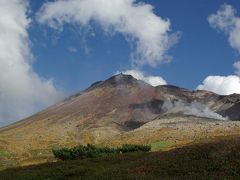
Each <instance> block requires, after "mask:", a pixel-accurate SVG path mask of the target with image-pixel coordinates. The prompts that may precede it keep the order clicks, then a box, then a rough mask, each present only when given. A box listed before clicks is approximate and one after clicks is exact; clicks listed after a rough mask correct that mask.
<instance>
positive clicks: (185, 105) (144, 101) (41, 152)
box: [0, 74, 240, 167]
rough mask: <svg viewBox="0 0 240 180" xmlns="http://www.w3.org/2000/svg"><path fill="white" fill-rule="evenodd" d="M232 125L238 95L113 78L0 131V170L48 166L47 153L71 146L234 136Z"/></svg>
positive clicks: (239, 110)
mask: <svg viewBox="0 0 240 180" xmlns="http://www.w3.org/2000/svg"><path fill="white" fill-rule="evenodd" d="M196 104H197V106H196ZM213 115H214V116H213ZM215 115H216V116H215ZM215 117H216V118H215ZM219 117H221V118H219ZM238 120H240V95H238V94H233V95H229V96H222V95H217V94H215V93H213V92H208V91H191V90H187V89H184V88H180V87H176V86H172V85H164V86H157V87H153V86H151V85H149V84H147V83H145V82H143V81H140V80H137V79H135V78H133V77H132V76H130V75H124V74H119V75H116V76H113V77H111V78H109V79H107V80H105V81H98V82H96V83H93V84H92V85H91V86H90V87H89V88H87V89H86V90H84V91H82V92H80V93H78V94H76V95H73V96H71V97H69V98H67V99H65V100H64V101H62V102H59V103H57V104H55V105H53V106H51V107H49V108H47V109H45V110H43V111H41V112H39V113H37V114H35V115H33V116H31V117H29V118H26V119H24V120H21V121H18V122H16V123H14V124H11V125H9V126H7V127H3V128H1V129H0V149H1V151H4V152H6V153H8V154H9V156H8V157H1V156H0V167H1V166H2V167H3V166H4V167H5V166H12V165H27V164H35V163H40V162H46V161H51V160H52V157H51V155H50V154H51V153H50V151H51V149H52V148H55V147H62V146H74V145H77V144H88V143H92V144H98V145H104V146H105V145H111V146H117V145H120V144H124V143H137V144H151V143H158V142H163V141H166V142H171V143H170V144H171V146H169V147H167V148H175V147H178V146H182V145H185V144H188V143H191V142H195V141H198V140H202V139H207V138H213V137H218V136H228V135H238V134H240V131H239V130H240V122H239V121H238Z"/></svg>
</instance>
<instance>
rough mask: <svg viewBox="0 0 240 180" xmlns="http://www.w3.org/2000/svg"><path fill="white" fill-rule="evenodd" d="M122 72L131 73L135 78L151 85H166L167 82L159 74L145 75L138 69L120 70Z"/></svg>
mask: <svg viewBox="0 0 240 180" xmlns="http://www.w3.org/2000/svg"><path fill="white" fill-rule="evenodd" d="M122 73H123V74H127V75H131V76H133V77H134V78H135V79H137V80H142V81H144V82H146V83H148V84H150V85H152V86H159V85H166V84H167V82H166V81H165V80H164V79H163V78H162V77H160V76H145V75H144V74H143V72H141V71H139V70H127V71H124V72H122Z"/></svg>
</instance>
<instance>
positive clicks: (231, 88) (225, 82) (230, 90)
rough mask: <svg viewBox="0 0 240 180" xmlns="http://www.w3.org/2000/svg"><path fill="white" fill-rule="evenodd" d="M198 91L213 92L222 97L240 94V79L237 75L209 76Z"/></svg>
mask: <svg viewBox="0 0 240 180" xmlns="http://www.w3.org/2000/svg"><path fill="white" fill-rule="evenodd" d="M197 89H199V90H207V91H212V92H215V93H217V94H221V95H230V94H234V93H237V94H240V77H238V76H235V75H231V76H208V77H207V78H206V79H205V80H204V81H203V83H202V84H201V85H199V86H198V87H197Z"/></svg>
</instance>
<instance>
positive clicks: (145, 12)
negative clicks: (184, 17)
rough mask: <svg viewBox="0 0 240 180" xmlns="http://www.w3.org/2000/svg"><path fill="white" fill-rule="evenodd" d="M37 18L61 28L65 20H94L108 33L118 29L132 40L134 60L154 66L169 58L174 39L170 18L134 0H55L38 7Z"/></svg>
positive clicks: (81, 22)
mask: <svg viewBox="0 0 240 180" xmlns="http://www.w3.org/2000/svg"><path fill="white" fill-rule="evenodd" d="M37 17H38V21H39V22H40V23H42V24H44V23H46V24H48V25H49V26H50V27H53V28H56V29H62V28H63V25H64V24H65V23H73V24H78V25H79V26H81V27H87V26H89V25H91V24H92V22H95V23H97V24H99V25H100V27H102V29H103V30H104V31H105V32H107V33H110V34H111V35H112V33H116V32H117V33H121V34H122V35H124V37H125V38H126V39H127V41H128V42H130V43H133V42H134V43H135V44H134V46H136V49H135V52H134V53H132V55H131V57H132V60H133V63H134V64H137V65H144V64H149V65H151V66H156V65H158V64H159V63H162V62H164V61H169V59H170V58H169V57H168V56H167V55H166V52H167V50H168V49H169V48H170V47H171V46H172V45H173V44H175V43H176V42H177V39H178V34H177V33H175V34H171V35H169V32H170V21H169V20H168V19H162V18H161V17H159V16H157V15H156V14H154V12H153V7H152V6H151V5H149V4H145V3H143V2H139V3H137V1H136V0H58V1H54V2H46V3H45V4H44V5H43V6H42V8H41V10H40V11H39V13H38V15H37Z"/></svg>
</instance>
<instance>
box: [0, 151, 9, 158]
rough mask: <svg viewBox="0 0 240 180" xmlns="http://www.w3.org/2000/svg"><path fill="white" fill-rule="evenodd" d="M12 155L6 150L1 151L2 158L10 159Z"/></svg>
mask: <svg viewBox="0 0 240 180" xmlns="http://www.w3.org/2000/svg"><path fill="white" fill-rule="evenodd" d="M10 156H11V153H9V152H7V151H4V150H0V157H10Z"/></svg>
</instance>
